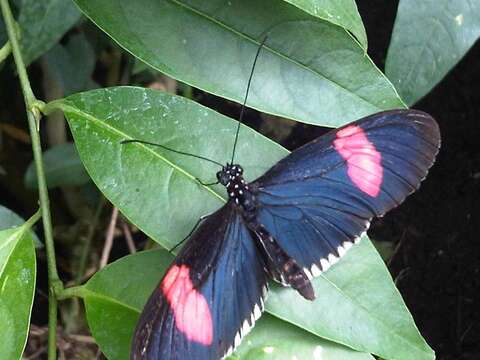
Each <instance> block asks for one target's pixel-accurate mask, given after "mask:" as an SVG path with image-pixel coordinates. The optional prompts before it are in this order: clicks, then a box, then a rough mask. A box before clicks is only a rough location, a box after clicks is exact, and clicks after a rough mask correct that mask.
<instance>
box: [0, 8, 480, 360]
mask: <svg viewBox="0 0 480 360" xmlns="http://www.w3.org/2000/svg"><path fill="white" fill-rule="evenodd" d="M0 3H1V5H2V14H3V18H1V19H0V41H1V43H0V54H2V56H0V71H2V72H10V73H11V74H12V75H11V76H14V74H18V75H19V79H20V83H21V86H22V91H23V94H24V98H25V104H26V107H27V109H26V112H27V119H28V121H29V130H30V133H29V136H27V138H28V139H29V140H31V142H32V149H33V154H34V160H33V161H32V163H31V164H30V166H29V167H28V170H26V171H25V173H24V183H25V187H26V188H29V189H38V191H39V194H40V206H41V209H42V210H41V213H42V216H43V219H42V220H43V230H44V237H43V240H44V242H45V251H46V254H47V258H48V261H47V263H48V270H49V289H50V292H49V296H50V312H49V322H50V323H49V327H50V334H49V336H50V338H49V359H54V358H56V355H55V331H53V330H52V329H55V328H56V308H57V304H56V301H57V300H66V299H72V298H74V299H77V298H81V299H82V300H83V303H84V304H85V309H86V319H87V321H88V328H89V330H90V331H91V333H92V335H93V337H94V339H95V341H96V343H97V344H98V346H99V347H100V349H101V350H102V352H103V353H104V354H105V356H107V358H108V359H111V360H114V359H126V358H127V357H128V355H127V354H128V348H129V344H130V337H131V334H132V332H133V328H134V325H135V322H136V319H137V317H138V315H139V312H140V311H141V308H142V306H143V304H144V303H145V301H146V299H147V297H148V295H149V294H150V292H151V290H152V288H153V287H154V286H155V285H156V283H157V282H158V281H159V279H160V278H161V276H162V274H163V272H164V270H165V269H166V267H167V265H168V264H169V262H170V261H171V260H172V255H171V254H170V253H168V252H167V251H165V249H170V248H172V247H173V245H175V244H177V243H178V242H179V241H180V240H182V239H183V238H184V237H185V235H186V234H188V233H189V231H190V229H191V228H192V227H193V225H194V224H195V222H196V220H197V219H198V218H199V217H200V216H201V215H204V214H208V213H209V212H211V211H212V210H214V209H216V208H218V207H219V206H220V205H221V204H222V203H223V202H224V201H225V194H224V189H223V188H222V187H221V186H215V187H206V186H203V185H201V183H200V182H199V181H198V179H201V180H203V181H206V182H209V181H211V180H213V177H214V175H215V172H216V171H217V170H218V169H217V168H215V167H214V166H213V165H211V164H209V163H203V162H200V160H198V159H194V158H191V157H185V156H182V155H179V154H175V153H172V152H168V151H166V150H163V149H160V148H152V147H147V146H145V145H142V144H128V145H121V144H120V141H122V140H125V139H132V138H140V139H143V140H149V141H153V142H160V143H162V144H164V145H166V146H169V147H171V148H174V149H180V150H182V151H187V152H190V153H194V154H199V155H202V156H206V157H208V158H212V159H215V160H216V161H219V162H220V163H225V162H227V161H228V160H229V157H230V154H231V148H232V139H233V136H234V130H235V126H236V121H235V120H234V119H232V118H230V117H227V116H224V115H221V114H219V113H218V112H216V111H214V110H211V109H209V108H206V107H204V106H202V105H200V104H199V103H198V102H195V101H193V100H191V99H188V98H187V97H184V96H179V95H172V94H169V93H167V92H163V91H159V90H154V89H148V88H145V87H140V86H138V85H139V83H141V82H142V79H144V78H142V76H144V75H142V74H144V72H141V71H140V70H141V69H143V68H148V69H150V75H151V76H152V77H153V79H154V80H153V81H150V82H149V83H150V84H156V82H157V81H158V80H159V79H162V77H161V76H160V72H161V73H162V74H164V75H168V76H169V77H170V78H173V79H175V80H178V81H181V82H183V83H184V84H186V85H184V87H183V89H184V90H183V93H184V94H187V93H188V91H190V93H191V92H192V90H191V87H195V88H197V89H201V90H203V91H205V92H207V93H211V94H214V95H218V96H220V97H222V98H224V99H227V100H233V101H234V102H237V103H240V102H241V101H242V100H243V97H244V95H245V94H244V93H245V89H246V84H247V81H248V77H249V71H250V66H251V63H252V60H253V57H254V55H255V52H256V51H257V48H258V44H259V43H260V42H261V41H262V40H263V38H264V37H265V36H266V35H268V38H267V40H266V45H265V47H264V48H262V50H261V55H260V58H259V61H258V65H257V67H256V69H255V73H254V77H253V82H252V87H251V90H250V96H249V99H248V106H249V107H251V108H254V109H257V110H259V111H262V112H264V113H268V114H273V115H278V116H283V117H286V118H290V119H293V120H296V121H298V122H303V123H308V124H315V125H322V126H330V127H337V126H340V125H343V124H345V123H347V122H349V121H351V120H354V119H356V118H359V117H361V116H363V115H367V114H371V113H374V112H377V111H380V110H382V109H390V108H398V107H404V106H405V103H407V104H413V103H415V102H416V101H417V100H418V99H420V98H421V97H422V96H424V95H425V94H426V93H428V92H429V91H430V90H431V89H432V88H433V87H434V86H435V85H436V84H437V83H438V82H439V81H440V80H441V79H442V78H443V77H444V76H445V75H446V73H447V72H448V71H449V70H450V69H451V68H452V67H453V66H454V65H455V64H456V63H457V62H458V61H459V60H460V59H461V57H462V56H463V55H464V54H465V53H466V51H467V50H468V49H469V47H470V46H472V44H473V42H474V41H475V40H476V39H477V38H478V36H479V31H480V30H479V29H480V20H479V19H480V16H478V15H480V8H479V7H478V6H477V5H475V4H473V3H472V2H469V1H463V0H462V1H457V2H455V5H442V6H443V7H441V6H440V7H439V6H437V5H438V4H437V2H435V1H425V2H423V3H422V4H421V6H420V7H417V6H414V4H413V2H412V1H410V0H401V1H400V6H399V11H398V16H397V20H396V23H395V28H394V31H393V35H392V41H391V44H390V48H389V52H388V57H387V63H386V75H384V74H383V73H382V72H381V71H380V70H379V69H378V68H377V66H376V65H375V64H374V63H373V62H372V60H371V59H370V58H369V57H368V55H367V53H366V52H367V36H366V33H365V29H364V26H363V24H362V21H361V18H360V14H359V13H358V10H357V7H356V4H355V2H354V1H352V0H342V1H336V2H335V1H329V0H302V1H297V0H287V1H281V0H267V1H262V2H261V3H259V2H255V1H253V0H247V1H245V0H244V1H240V0H230V1H226V0H214V1H208V2H206V1H197V0H179V1H175V2H171V1H158V0H136V1H127V0H98V1H87V0H74V2H70V1H59V0H37V1H30V0H23V1H14V2H11V3H10V4H9V2H8V1H7V0H0ZM74 3H75V4H74ZM10 6H12V7H13V9H14V14H15V15H16V18H17V19H18V23H14V22H13V21H12V16H11V14H10V12H9V8H10ZM81 14H83V15H85V16H86V17H87V18H88V19H89V20H88V21H84V19H82V15H81ZM426 15H428V16H426ZM475 15H477V16H475ZM424 19H427V20H428V21H424ZM90 21H91V22H92V23H93V24H94V25H92V23H90ZM99 29H100V30H102V31H103V32H104V33H106V34H107V35H108V36H109V38H107V37H106V36H104V35H103V34H102V33H101V32H100V30H99ZM418 34H421V36H418ZM432 34H433V35H434V36H432ZM8 39H10V41H9V42H8V44H7V43H5V46H4V42H6V41H7V40H8ZM11 50H13V55H14V60H15V62H14V65H13V63H11V62H10V60H6V56H7V55H8V54H9V53H10V51H11ZM22 56H23V62H22ZM2 60H4V61H5V63H4V64H2V63H1V62H2ZM31 62H34V63H36V64H39V65H40V67H41V70H42V71H43V75H44V77H45V84H44V85H45V86H44V91H45V96H46V98H48V100H51V99H53V98H55V99H56V100H54V101H50V102H47V103H46V104H44V103H42V102H39V101H38V100H37V99H36V98H35V96H34V95H33V93H32V91H31V86H30V83H29V78H28V76H27V74H26V71H25V66H26V65H28V64H30V63H31ZM134 62H136V64H143V65H144V66H145V67H142V68H141V67H137V68H136V69H138V74H137V75H134V74H136V73H137V71H134V72H132V69H133V64H134ZM6 64H8V65H9V66H2V65H6ZM10 65H12V66H10ZM98 68H100V69H104V70H105V73H106V74H105V75H100V76H98V74H96V76H95V81H94V80H93V77H92V75H93V73H94V71H95V69H98ZM152 74H153V75H152ZM387 77H388V78H387ZM390 81H391V82H390ZM97 82H98V83H99V84H101V87H102V88H100V89H96V90H91V89H93V88H96V87H98V85H97ZM392 83H393V85H392ZM2 85H3V84H2ZM118 85H134V86H118ZM112 86H113V87H112ZM190 86H191V87H190ZM394 86H395V87H394ZM397 91H398V92H397ZM39 93H40V92H39ZM196 93H197V94H198V93H201V92H200V91H199V90H196ZM399 94H400V95H401V96H399ZM402 99H403V100H402ZM404 101H405V102H404ZM57 110H60V111H61V112H62V113H63V114H64V115H65V117H66V119H67V122H68V125H69V129H70V133H71V136H72V138H73V143H71V142H69V136H68V135H66V133H62V131H63V132H64V131H65V129H64V127H63V126H64V125H63V122H62V121H63V118H62V117H61V116H60V119H58V118H57V119H56V120H55V123H53V121H52V120H54V117H55V116H56V117H58V114H59V113H58V112H57V113H55V111H57ZM41 113H43V114H44V115H49V117H50V118H49V119H48V120H47V121H44V120H43V119H42V120H40V118H41V116H42V115H41ZM45 123H46V124H45ZM58 124H60V127H59V125H58ZM62 127H63V128H62ZM2 129H3V130H2ZM52 129H56V130H55V132H53V130H52ZM59 129H60V130H59ZM0 130H2V131H4V132H5V133H7V131H8V134H11V136H12V137H13V138H15V139H20V138H22V137H21V136H20V135H19V130H18V129H14V130H12V128H11V127H7V126H4V127H2V128H0ZM44 132H45V134H46V135H43V133H44ZM59 132H60V134H63V135H62V136H63V140H62V141H60V142H59V143H55V142H54V141H51V138H53V135H52V134H53V133H55V134H58V133H59ZM40 133H42V136H43V138H44V139H45V138H46V139H47V141H48V142H49V144H50V146H49V148H48V149H47V150H45V151H44V152H43V162H42V161H41V157H40V155H41V154H40ZM15 136H16V137H15ZM23 138H24V137H23ZM0 145H1V143H0ZM77 150H78V152H77ZM287 153H288V151H287V150H286V149H284V148H282V147H281V146H280V145H278V144H277V143H275V142H273V141H272V140H269V139H268V138H266V137H265V136H263V135H262V134H260V133H259V132H257V131H255V130H253V129H251V128H249V127H247V126H242V128H241V132H240V143H239V147H238V152H237V154H236V156H237V159H238V161H239V163H241V164H242V166H243V167H244V168H245V171H246V175H247V178H248V179H249V180H252V179H254V178H255V177H257V176H258V175H259V174H262V173H263V172H264V171H265V170H266V169H268V168H269V167H270V166H271V165H272V164H274V163H275V162H276V161H278V159H280V158H282V157H283V156H285V155H286V154H287ZM1 169H2V168H0V170H1ZM92 181H93V183H94V184H95V185H96V189H92V187H91V185H92ZM47 187H48V188H49V189H53V188H60V190H61V191H62V193H63V196H64V198H65V202H66V203H67V206H68V207H69V209H70V211H71V213H72V214H73V216H74V217H76V218H77V220H78V222H77V223H76V227H75V231H77V230H78V232H80V233H81V234H82V236H80V235H78V233H76V232H75V235H73V236H71V237H69V236H70V235H69V231H65V232H60V231H55V232H53V228H52V223H51V220H50V205H49V202H48V193H47ZM72 189H73V190H72ZM97 189H98V190H99V191H100V192H101V194H102V196H104V197H105V198H106V199H108V200H109V201H110V202H111V203H112V204H113V206H114V207H116V208H118V209H119V210H120V211H121V213H122V214H123V216H124V217H125V218H126V219H128V220H129V221H130V222H131V224H132V225H133V226H134V227H136V228H138V229H140V230H141V231H142V232H143V233H145V234H147V235H148V237H149V238H151V239H152V240H153V241H154V242H156V243H157V244H158V245H159V246H160V247H161V248H163V249H157V250H154V251H144V252H141V253H138V254H133V255H130V256H125V257H122V258H121V259H119V260H117V261H115V262H114V263H112V264H110V265H108V266H107V267H105V268H103V269H101V270H99V271H98V272H96V273H95V275H94V276H93V277H91V278H90V279H89V280H88V281H86V282H82V281H81V280H82V279H83V278H84V276H85V273H86V268H87V267H88V266H87V265H88V264H89V263H90V262H92V263H95V259H94V258H95V256H94V255H92V253H93V249H92V241H93V240H92V239H94V238H95V236H96V233H97V232H98V229H97V227H99V228H100V230H101V232H103V228H101V227H102V221H101V215H102V214H101V213H102V208H103V206H104V203H103V201H102V200H100V201H98V197H99V196H98V190H97ZM51 194H52V193H50V195H51ZM79 194H81V195H79ZM86 194H88V195H86ZM85 198H88V199H89V200H88V201H87V200H85ZM92 203H93V205H92ZM52 205H53V207H55V205H56V204H55V203H53V204H52ZM39 214H40V213H37V214H36V215H34V216H33V217H32V218H31V219H30V220H28V221H27V222H24V221H23V220H22V219H21V218H20V217H18V216H17V215H16V214H14V213H12V212H11V211H10V210H8V209H7V208H5V207H2V206H0V319H2V320H3V322H2V323H3V324H8V325H6V328H7V332H6V333H5V337H6V338H5V339H4V341H3V342H2V344H1V345H0V358H12V359H14V358H18V359H20V358H21V356H22V352H23V350H24V347H25V341H26V338H27V335H28V327H29V322H30V314H31V307H32V303H33V294H34V289H35V281H36V258H35V247H34V246H33V242H32V239H35V242H36V243H37V244H38V243H39V240H38V238H37V237H36V235H35V234H34V233H32V232H31V231H30V230H31V228H32V226H33V224H34V223H35V222H36V221H37V220H38V218H39V216H40V215H39ZM54 214H55V212H54ZM112 219H113V216H112ZM121 221H123V224H124V223H125V222H126V220H125V219H123V218H122V219H121ZM55 222H56V218H55V217H54V223H55ZM85 222H87V223H88V224H89V225H88V226H86V227H85V225H84V223H85ZM82 224H83V225H82ZM82 226H84V227H85V229H83V228H82ZM104 226H105V225H104ZM79 229H80V230H79ZM82 231H83V232H82ZM60 233H61V234H60ZM110 233H111V236H113V229H112V230H111V231H110ZM53 235H55V241H56V242H57V243H58V242H60V241H62V240H65V239H67V242H66V244H67V246H68V249H69V251H70V250H71V252H72V253H74V254H77V253H79V254H80V256H76V258H79V260H77V261H73V260H72V265H71V268H74V269H76V270H75V271H73V270H72V273H71V274H70V275H71V276H70V277H71V280H72V282H73V284H74V285H77V286H74V287H70V288H66V286H65V284H64V283H62V282H60V280H59V279H58V275H57V269H56V261H55V259H56V258H55V252H54V249H53ZM72 237H73V240H72ZM148 244H149V243H147V246H145V248H148V247H149V245H148ZM39 251H44V250H39ZM72 258H73V257H72ZM98 263H99V262H98V260H97V262H96V263H95V264H96V266H97V267H98ZM100 263H101V261H100ZM314 286H315V288H316V293H318V294H321V295H320V296H319V298H318V299H317V300H316V301H315V302H311V303H310V302H306V301H305V300H303V299H301V298H300V297H299V296H298V295H297V294H296V293H295V292H294V291H291V290H289V289H283V288H280V287H275V286H272V287H273V290H272V291H271V295H270V297H269V300H268V302H267V306H266V309H267V312H268V313H269V314H266V315H264V316H263V317H262V319H261V321H259V323H258V325H257V326H256V327H255V328H254V330H253V331H252V333H251V334H250V335H249V336H248V337H247V338H246V339H245V340H244V341H243V343H242V345H241V346H240V348H239V349H238V351H236V352H235V354H234V355H233V357H236V358H241V359H259V358H260V359H261V358H268V357H269V354H275V358H291V357H292V356H297V357H299V358H309V357H312V358H313V357H315V356H317V355H315V354H320V353H321V356H322V357H325V358H328V359H345V358H348V359H373V355H376V356H381V357H382V358H384V359H412V358H415V359H433V358H434V356H435V355H434V352H433V350H432V349H431V348H430V347H429V346H428V344H427V343H426V342H425V340H424V339H423V338H422V336H421V335H420V333H419V331H418V329H417V327H416V325H415V323H414V321H413V319H412V317H411V315H410V313H409V312H408V310H407V308H406V306H405V304H404V302H403V300H402V298H401V296H400V294H399V293H398V291H397V290H396V288H395V285H394V283H393V281H392V279H391V277H390V275H389V272H388V269H387V268H386V266H385V265H384V263H383V261H382V260H381V258H380V257H379V256H378V254H377V252H376V250H375V249H374V247H373V246H372V244H371V243H370V240H369V239H368V238H367V237H365V238H364V239H363V241H362V242H361V243H360V245H358V246H355V247H354V248H353V249H352V250H351V251H350V252H349V253H348V254H347V255H346V256H345V258H343V259H342V260H341V261H340V262H339V263H338V264H337V265H335V266H334V267H333V268H332V269H331V270H329V271H328V272H327V273H326V274H324V275H323V276H321V277H319V278H318V279H316V280H315V282H314ZM71 304H73V305H72V307H71V308H68V310H66V309H67V307H64V308H62V309H63V310H64V311H63V312H62V317H61V319H62V322H63V323H64V325H65V328H69V326H72V325H71V324H70V325H68V324H69V321H68V319H69V317H72V316H73V318H74V321H76V322H77V323H78V322H81V321H80V320H78V319H79V318H81V315H78V312H75V311H76V310H75V304H77V305H78V303H76V302H72V303H71ZM372 354H373V355H372Z"/></svg>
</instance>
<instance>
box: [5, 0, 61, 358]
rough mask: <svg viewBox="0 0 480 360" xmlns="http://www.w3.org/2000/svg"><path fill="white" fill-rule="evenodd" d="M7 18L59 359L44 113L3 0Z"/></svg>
mask: <svg viewBox="0 0 480 360" xmlns="http://www.w3.org/2000/svg"><path fill="white" fill-rule="evenodd" d="M0 5H1V9H2V14H3V18H4V20H5V26H6V29H7V33H8V38H9V42H10V46H11V50H12V53H13V57H14V60H15V64H16V68H17V72H18V77H19V79H20V85H21V87H22V92H23V97H24V100H25V106H26V111H27V120H28V126H29V129H30V137H31V139H32V150H33V158H34V161H35V167H36V170H37V178H38V188H39V198H40V207H41V210H42V221H43V229H44V234H45V247H46V250H47V265H48V284H49V291H48V294H49V296H48V359H49V360H56V358H57V346H56V333H57V298H56V292H57V291H60V292H61V290H62V289H63V284H62V283H61V281H60V279H59V276H58V272H57V265H56V259H55V247H54V244H53V232H52V221H51V214H50V200H49V198H48V190H47V184H46V180H45V172H44V169H43V161H42V148H41V144H40V135H39V132H38V124H39V121H40V118H41V114H40V112H39V110H38V101H37V99H36V98H35V95H34V94H33V91H32V88H31V86H30V81H29V79H28V74H27V69H26V67H25V63H24V62H23V58H22V53H21V51H20V44H19V42H18V38H17V34H16V29H15V21H14V19H13V15H12V11H11V9H10V5H9V4H8V0H0Z"/></svg>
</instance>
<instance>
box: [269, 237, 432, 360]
mask: <svg viewBox="0 0 480 360" xmlns="http://www.w3.org/2000/svg"><path fill="white" fill-rule="evenodd" d="M313 284H314V289H315V293H316V294H317V299H316V300H315V301H313V302H310V301H307V300H304V299H303V298H301V297H299V296H298V294H297V293H296V292H295V291H293V290H291V289H284V288H280V287H278V286H276V287H275V288H273V289H272V290H271V296H270V297H269V298H268V301H267V303H266V309H267V311H268V312H270V313H271V314H273V315H275V316H278V317H279V318H281V319H285V320H288V321H290V322H292V323H293V324H296V325H297V326H299V327H301V328H303V329H306V330H308V331H310V332H312V333H314V334H317V335H318V336H321V337H322V338H325V339H329V340H332V341H335V342H338V343H340V344H344V345H347V346H349V347H352V348H353V349H356V350H359V351H365V352H371V353H374V354H375V355H378V356H381V357H382V358H384V359H396V360H403V359H405V360H410V359H416V360H417V359H418V360H420V359H425V360H427V359H435V354H434V352H433V351H432V349H431V348H430V347H429V346H428V345H427V343H426V342H425V340H424V339H423V338H422V336H421V335H420V333H419V332H418V329H417V327H416V326H415V322H414V321H413V319H412V316H411V315H410V313H409V311H408V309H407V307H406V306H405V303H404V302H403V300H402V297H401V295H400V294H399V292H398V290H397V289H396V288H395V285H394V283H393V281H392V278H391V276H390V274H389V272H388V269H387V268H386V266H385V264H384V262H383V260H382V258H381V257H380V256H379V255H378V253H377V252H376V251H375V248H374V247H373V245H372V244H371V242H370V241H369V239H368V237H367V236H364V237H363V238H362V241H361V242H360V244H358V245H355V246H354V247H353V248H352V249H351V250H350V251H349V252H348V253H347V254H346V255H345V256H344V257H343V258H342V259H341V261H340V262H339V263H338V264H337V265H335V266H333V267H332V268H331V269H330V270H328V271H327V272H326V273H325V274H323V275H322V276H320V277H319V278H317V279H315V280H314V282H313ZM299 309H301V311H299Z"/></svg>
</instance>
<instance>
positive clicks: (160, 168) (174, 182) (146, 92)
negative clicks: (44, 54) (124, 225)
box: [56, 87, 287, 248]
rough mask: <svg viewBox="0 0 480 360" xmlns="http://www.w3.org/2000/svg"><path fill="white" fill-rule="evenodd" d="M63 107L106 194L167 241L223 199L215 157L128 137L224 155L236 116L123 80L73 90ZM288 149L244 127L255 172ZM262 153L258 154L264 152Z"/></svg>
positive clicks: (241, 153)
mask: <svg viewBox="0 0 480 360" xmlns="http://www.w3.org/2000/svg"><path fill="white" fill-rule="evenodd" d="M56 104H57V106H60V107H62V109H63V110H64V112H65V115H66V117H67V120H68V122H69V125H70V129H71V130H72V133H73V137H74V139H75V145H76V147H77V149H78V151H79V153H80V157H81V159H82V161H83V163H84V165H85V168H86V169H87V172H88V173H89V175H90V176H91V178H92V179H93V181H94V182H95V183H96V185H97V186H98V188H99V189H100V190H101V191H102V192H103V193H104V195H105V196H106V197H107V198H108V199H109V200H110V201H112V203H114V204H115V205H116V206H117V207H119V208H120V210H121V211H122V213H123V214H124V215H125V216H127V217H128V218H129V219H130V220H131V221H132V222H134V223H135V224H137V225H138V226H140V227H141V228H142V230H143V231H144V232H145V233H147V234H148V235H149V236H151V237H152V238H153V239H155V240H156V241H158V242H159V243H160V244H162V245H163V246H165V247H167V248H171V247H172V246H173V245H174V244H175V243H177V242H178V241H180V240H181V239H183V238H184V237H185V236H186V235H187V234H188V233H189V232H190V230H191V229H192V227H193V226H194V224H195V223H196V221H197V219H198V218H199V217H200V216H201V215H204V214H206V213H209V212H211V211H213V210H215V209H216V208H218V207H219V206H221V205H222V203H224V192H225V191H224V189H223V187H221V186H216V187H213V188H211V187H205V186H202V185H200V183H199V182H198V181H196V180H195V178H200V179H201V180H203V181H204V182H212V181H215V180H216V177H215V173H216V172H217V171H218V170H220V168H219V166H218V165H215V164H211V163H208V162H205V161H202V160H199V159H196V158H192V157H187V156H183V155H178V154H174V153H172V152H169V151H166V150H163V149H160V148H155V147H150V146H146V145H142V144H125V145H121V144H120V142H121V141H122V140H124V139H131V138H136V139H143V140H148V141H153V142H160V143H161V144H163V145H166V146H170V147H172V148H174V149H178V150H182V151H187V152H190V153H193V154H197V155H202V156H206V157H208V158H210V159H214V160H216V161H218V162H220V163H226V162H227V161H229V160H230V158H231V151H232V147H233V139H234V134H235V129H236V122H235V121H233V120H232V119H229V118H227V117H225V116H223V115H220V114H218V113H216V112H215V111H213V110H210V109H208V108H206V107H203V106H201V105H198V104H197V103H195V102H193V101H190V100H188V99H185V98H182V97H179V96H172V95H170V94H167V93H163V92H160V91H156V90H151V89H143V88H135V87H119V88H111V89H101V90H93V91H89V92H86V93H81V94H76V95H72V96H70V97H68V98H67V99H66V100H63V101H60V102H56ZM286 154H287V151H286V150H284V149H283V148H281V147H280V146H279V145H277V144H275V143H273V142H272V141H270V140H268V139H266V138H265V137H263V136H262V135H260V134H258V133H256V132H254V131H253V130H251V129H249V128H247V127H242V130H241V132H240V142H239V146H238V148H237V154H236V159H237V161H239V162H240V163H241V164H242V166H244V168H245V171H246V177H247V179H250V180H252V179H254V178H256V177H257V176H259V175H261V174H262V173H263V172H264V171H265V170H267V169H268V168H269V167H270V166H271V165H272V164H273V163H275V162H276V161H277V160H278V159H280V158H281V157H282V156H284V155H286ZM260 158H261V161H259V159H260Z"/></svg>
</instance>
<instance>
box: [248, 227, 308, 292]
mask: <svg viewBox="0 0 480 360" xmlns="http://www.w3.org/2000/svg"><path fill="white" fill-rule="evenodd" d="M248 225H249V228H250V229H251V231H252V233H253V234H254V236H253V237H254V238H255V239H256V240H258V242H259V247H260V249H261V250H263V251H262V253H263V254H264V256H265V258H266V261H265V263H266V266H267V270H268V273H269V275H270V276H271V277H272V278H273V279H274V280H275V281H278V282H280V283H281V284H282V285H284V286H291V287H292V288H294V289H295V290H297V291H298V292H299V294H300V295H302V296H303V297H304V298H305V299H307V300H314V299H315V292H314V291H313V287H312V284H311V282H310V279H309V277H308V276H307V274H306V273H305V272H304V271H303V269H302V268H301V267H300V266H299V265H298V263H297V262H296V261H295V259H294V258H292V257H291V256H290V255H288V254H287V253H286V252H285V250H283V249H282V248H281V247H280V245H279V244H278V242H277V241H276V240H275V239H274V238H273V236H272V235H271V234H270V233H269V232H268V230H267V229H265V227H264V226H263V225H261V224H258V223H256V222H252V223H250V224H248Z"/></svg>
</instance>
